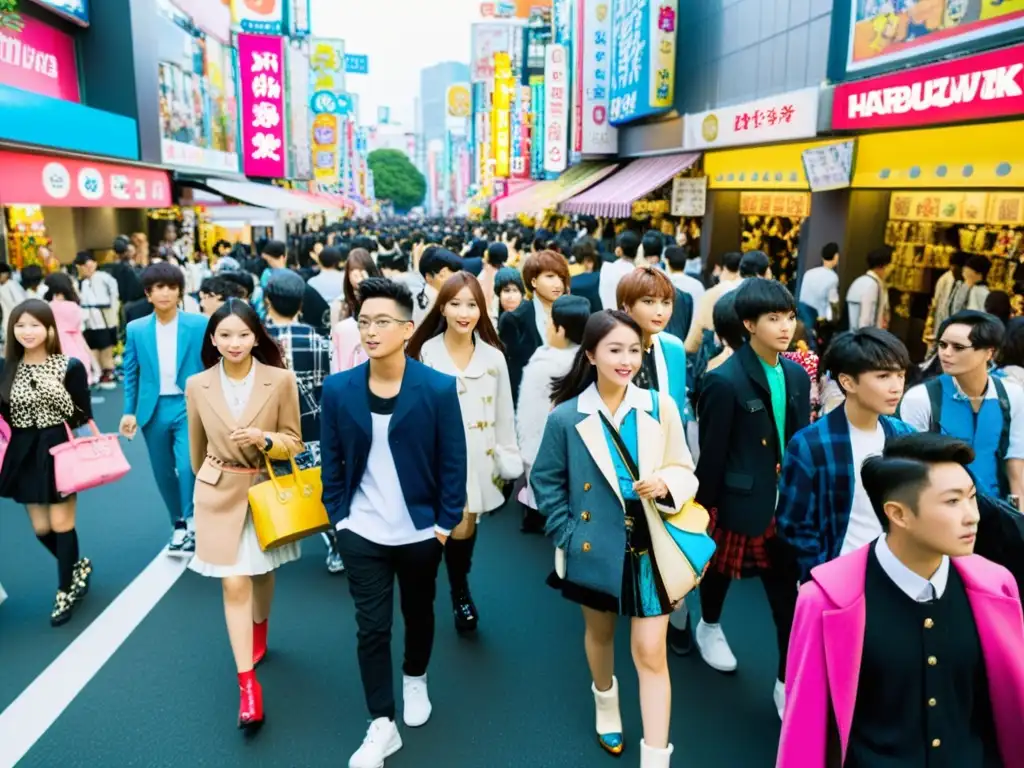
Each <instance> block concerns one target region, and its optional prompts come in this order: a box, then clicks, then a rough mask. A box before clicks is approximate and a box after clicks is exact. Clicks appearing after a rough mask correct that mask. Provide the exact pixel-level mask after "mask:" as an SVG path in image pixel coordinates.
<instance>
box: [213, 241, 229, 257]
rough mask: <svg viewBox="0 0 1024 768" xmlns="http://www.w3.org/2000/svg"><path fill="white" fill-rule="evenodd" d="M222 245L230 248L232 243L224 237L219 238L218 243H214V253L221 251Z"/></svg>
mask: <svg viewBox="0 0 1024 768" xmlns="http://www.w3.org/2000/svg"><path fill="white" fill-rule="evenodd" d="M221 246H223V247H225V248H228V249H230V248H231V243H229V242H228V241H227V240H223V239H221V240H218V241H217V242H216V243H214V244H213V253H214V255H216V254H219V253H220V249H221Z"/></svg>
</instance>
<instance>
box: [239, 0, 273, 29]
mask: <svg viewBox="0 0 1024 768" xmlns="http://www.w3.org/2000/svg"><path fill="white" fill-rule="evenodd" d="M231 23H232V24H233V25H234V27H235V29H239V30H241V31H242V32H248V33H256V34H260V35H280V34H282V33H283V32H284V0H231Z"/></svg>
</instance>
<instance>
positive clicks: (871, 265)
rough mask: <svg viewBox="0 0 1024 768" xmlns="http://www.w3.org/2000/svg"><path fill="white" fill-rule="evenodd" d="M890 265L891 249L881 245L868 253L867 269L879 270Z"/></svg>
mask: <svg viewBox="0 0 1024 768" xmlns="http://www.w3.org/2000/svg"><path fill="white" fill-rule="evenodd" d="M890 264H892V248H891V247H890V246H888V245H881V246H879V247H878V248H875V250H873V251H871V252H870V253H868V269H881V268H882V267H888V266H889V265H890Z"/></svg>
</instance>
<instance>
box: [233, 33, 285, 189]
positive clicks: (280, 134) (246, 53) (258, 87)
mask: <svg viewBox="0 0 1024 768" xmlns="http://www.w3.org/2000/svg"><path fill="white" fill-rule="evenodd" d="M238 71H239V76H240V77H239V80H240V85H241V93H242V99H241V101H242V109H241V115H242V121H241V122H242V169H243V170H244V172H245V175H246V176H257V177H262V178H270V179H284V178H287V172H288V169H287V162H286V159H287V152H286V150H285V130H284V126H285V118H286V115H285V89H284V79H285V61H284V38H283V37H272V36H269V35H247V34H241V35H239V36H238Z"/></svg>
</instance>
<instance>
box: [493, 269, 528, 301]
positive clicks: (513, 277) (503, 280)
mask: <svg viewBox="0 0 1024 768" xmlns="http://www.w3.org/2000/svg"><path fill="white" fill-rule="evenodd" d="M510 285H514V286H515V287H516V288H518V289H519V292H520V293H521V294H523V296H525V295H526V286H525V285H524V284H523V275H522V273H521V272H520V271H519V270H518V269H515V268H514V267H502V268H501V269H499V270H498V273H497V274H496V275H495V276H494V295H495V296H501V292H502V291H503V290H505V288H506V287H508V286H510Z"/></svg>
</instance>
